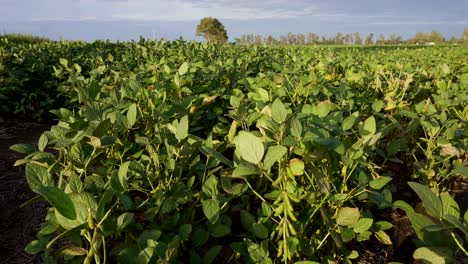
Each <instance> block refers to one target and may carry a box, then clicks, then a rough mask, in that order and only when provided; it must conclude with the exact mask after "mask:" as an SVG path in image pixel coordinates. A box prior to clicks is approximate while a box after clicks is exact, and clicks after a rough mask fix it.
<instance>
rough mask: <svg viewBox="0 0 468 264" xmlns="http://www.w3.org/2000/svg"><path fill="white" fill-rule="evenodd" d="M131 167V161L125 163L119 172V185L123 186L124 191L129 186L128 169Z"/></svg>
mask: <svg viewBox="0 0 468 264" xmlns="http://www.w3.org/2000/svg"><path fill="white" fill-rule="evenodd" d="M129 166H130V161H126V162H124V163H123V164H122V165H120V168H119V172H118V174H117V175H118V178H119V183H120V186H122V187H123V188H124V189H125V188H126V186H127V180H128V179H127V174H128V167H129Z"/></svg>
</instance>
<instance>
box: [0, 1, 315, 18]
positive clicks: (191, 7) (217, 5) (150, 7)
mask: <svg viewBox="0 0 468 264" xmlns="http://www.w3.org/2000/svg"><path fill="white" fill-rule="evenodd" d="M17 2H19V1H17ZM24 2H26V1H23V4H16V6H12V7H10V8H11V9H17V10H4V12H5V15H8V14H7V13H11V11H13V12H15V11H16V13H17V14H21V16H22V17H23V18H24V19H27V20H32V21H47V20H49V21H50V20H78V21H80V20H85V19H88V20H89V19H91V18H92V19H93V20H100V21H116V20H138V21H153V20H154V21H197V20H199V19H200V18H202V17H206V16H214V17H217V18H219V19H231V20H259V19H290V18H298V17H304V16H310V15H318V14H319V13H320V12H319V7H318V6H317V5H313V4H310V3H307V1H303V0H290V1H286V0H266V1H256V0H251V1H247V0H239V1H227V0H215V1H207V0H192V1H189V0H171V1H164V0H131V1H130V0H127V1H126V0H80V1H71V0H35V1H34V2H32V1H28V2H31V3H34V5H35V6H36V8H35V9H33V10H31V9H29V8H26V5H25V4H24ZM24 10H30V11H26V12H25V11H24ZM2 13H3V12H2V11H0V16H1V15H2Z"/></svg>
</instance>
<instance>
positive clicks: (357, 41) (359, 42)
mask: <svg viewBox="0 0 468 264" xmlns="http://www.w3.org/2000/svg"><path fill="white" fill-rule="evenodd" d="M353 35H354V44H356V45H362V38H361V34H360V33H359V32H354V34H353Z"/></svg>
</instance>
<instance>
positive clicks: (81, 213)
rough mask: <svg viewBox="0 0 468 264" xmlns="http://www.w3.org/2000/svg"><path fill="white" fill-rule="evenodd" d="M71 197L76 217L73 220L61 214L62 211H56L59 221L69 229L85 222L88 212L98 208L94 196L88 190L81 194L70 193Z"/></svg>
mask: <svg viewBox="0 0 468 264" xmlns="http://www.w3.org/2000/svg"><path fill="white" fill-rule="evenodd" d="M70 198H71V200H72V202H73V206H74V207H75V213H76V219H74V220H72V219H69V218H66V217H65V216H63V215H62V214H60V212H58V211H55V218H56V219H57V223H58V224H59V225H61V226H62V227H63V228H65V229H67V230H71V229H73V228H75V227H77V226H80V225H82V224H85V223H86V222H87V219H88V214H90V213H92V212H95V211H96V209H97V204H96V201H95V200H94V197H93V196H92V195H91V194H89V193H87V192H82V193H80V194H75V193H72V194H70Z"/></svg>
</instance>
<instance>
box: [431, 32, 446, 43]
mask: <svg viewBox="0 0 468 264" xmlns="http://www.w3.org/2000/svg"><path fill="white" fill-rule="evenodd" d="M429 42H435V43H442V42H445V38H444V36H442V34H440V33H439V32H437V31H432V32H431V33H430V34H429Z"/></svg>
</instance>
